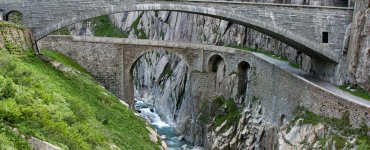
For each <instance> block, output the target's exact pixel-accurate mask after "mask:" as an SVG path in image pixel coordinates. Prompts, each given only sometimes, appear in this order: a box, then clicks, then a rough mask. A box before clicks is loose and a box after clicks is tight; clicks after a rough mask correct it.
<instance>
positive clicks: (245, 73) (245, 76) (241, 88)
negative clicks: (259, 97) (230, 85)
mask: <svg viewBox="0 0 370 150" xmlns="http://www.w3.org/2000/svg"><path fill="white" fill-rule="evenodd" d="M236 72H237V74H238V76H239V77H238V80H239V81H238V93H240V94H242V95H243V94H246V92H247V87H248V81H249V76H250V74H249V72H250V65H249V63H247V62H246V61H241V62H240V63H239V64H238V66H237V71H236ZM239 96H241V95H239Z"/></svg>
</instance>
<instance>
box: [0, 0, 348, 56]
mask: <svg viewBox="0 0 370 150" xmlns="http://www.w3.org/2000/svg"><path fill="white" fill-rule="evenodd" d="M89 4H91V5H87V4H84V2H83V1H76V0H73V1H71V0H63V1H55V2H53V3H50V2H37V3H34V2H31V1H24V2H23V3H22V4H19V3H17V2H14V1H10V0H5V1H2V2H1V5H0V6H1V8H2V9H4V10H5V13H7V12H10V11H11V10H14V9H15V10H19V11H20V12H23V13H24V21H25V24H26V25H27V26H28V27H30V28H32V30H33V32H34V35H35V38H36V39H40V38H42V37H44V36H46V35H47V34H49V33H51V32H52V31H55V30H57V29H59V28H61V27H64V26H67V25H70V24H73V23H77V22H80V21H83V20H86V19H89V18H93V17H96V16H99V15H106V14H113V13H118V12H124V11H134V10H173V11H185V12H192V13H198V14H205V15H210V16H215V17H218V18H222V19H226V20H229V21H234V22H236V23H240V24H242V25H245V26H247V27H248V28H251V29H254V30H257V31H259V32H261V33H264V34H267V35H269V36H271V37H273V38H276V39H279V40H281V41H282V42H285V43H287V44H289V45H290V46H292V47H295V48H298V49H299V50H300V51H302V52H303V53H305V54H307V55H310V56H311V57H320V58H323V59H329V60H332V61H334V62H339V54H338V50H340V49H341V48H342V43H341V42H342V40H343V36H344V32H338V31H345V28H346V27H347V25H348V24H349V23H350V22H351V19H352V12H353V10H352V9H347V8H334V7H305V6H296V5H294V6H289V5H276V4H258V3H243V4H241V3H230V2H220V3H214V2H203V1H201V2H181V3H175V2H158V1H156V2H155V3H153V2H150V1H146V3H140V4H137V3H135V2H134V1H130V2H127V1H124V0H121V1H114V2H111V1H110V2H106V1H103V0H102V1H98V0H96V1H94V2H93V3H89ZM118 4H119V5H118ZM122 4H125V5H122ZM50 5H55V6H58V7H52V8H54V9H55V10H53V11H48V10H49V9H50ZM80 6H82V7H83V8H82V7H80ZM76 7H77V8H76ZM215 8H217V9H215ZM40 10H42V11H48V13H40ZM72 10H76V11H72ZM31 14H32V15H31ZM35 14H38V15H35ZM41 14H47V15H41ZM65 14H68V15H65ZM51 16H52V17H51ZM287 16H289V17H287ZM179 21H181V19H180V20H179ZM301 21H304V23H302V22H301ZM292 22H293V23H292ZM178 23H180V24H182V23H183V22H178ZM176 30H177V31H179V32H175V33H174V34H175V38H176V37H178V38H179V39H183V38H185V37H186V36H182V35H185V34H189V33H191V32H189V31H186V28H183V27H181V28H177V29H176ZM185 31H186V32H185ZM324 31H328V32H329V33H330V37H331V38H330V41H329V44H322V43H321V41H322V32H324ZM157 35H158V34H157Z"/></svg>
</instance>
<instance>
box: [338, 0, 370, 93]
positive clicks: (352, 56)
mask: <svg viewBox="0 0 370 150" xmlns="http://www.w3.org/2000/svg"><path fill="white" fill-rule="evenodd" d="M369 28H370V12H369V1H367V0H356V6H355V12H354V20H353V23H352V25H350V26H349V28H348V30H349V31H350V34H348V35H349V37H348V39H347V40H345V41H347V42H348V41H349V42H348V45H347V46H346V47H345V48H347V47H348V49H345V52H346V54H345V55H344V56H347V63H348V68H345V69H348V71H347V72H348V74H347V75H348V77H347V79H348V81H347V82H349V83H350V84H352V85H357V86H360V87H362V88H364V89H366V90H367V91H370V37H369V35H370V31H369Z"/></svg>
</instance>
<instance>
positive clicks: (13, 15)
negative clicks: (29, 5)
mask: <svg viewBox="0 0 370 150" xmlns="http://www.w3.org/2000/svg"><path fill="white" fill-rule="evenodd" d="M4 20H5V21H10V22H13V23H17V24H23V13H21V12H20V11H17V10H12V11H9V12H7V13H6V14H5V15H4Z"/></svg>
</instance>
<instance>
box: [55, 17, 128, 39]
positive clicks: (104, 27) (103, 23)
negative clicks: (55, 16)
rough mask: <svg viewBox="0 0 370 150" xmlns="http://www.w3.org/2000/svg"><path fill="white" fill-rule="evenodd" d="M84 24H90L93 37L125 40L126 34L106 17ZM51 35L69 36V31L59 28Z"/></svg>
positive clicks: (65, 28) (93, 19) (90, 20)
mask: <svg viewBox="0 0 370 150" xmlns="http://www.w3.org/2000/svg"><path fill="white" fill-rule="evenodd" d="M85 22H91V23H92V26H93V29H92V30H93V34H94V36H102V37H117V38H127V36H128V35H127V34H126V33H123V32H121V31H119V30H118V28H117V27H115V26H114V25H113V24H112V23H111V21H110V20H109V17H108V16H100V17H96V18H92V19H89V20H86V21H85ZM52 34H56V35H70V34H71V33H70V31H69V30H68V28H67V27H64V28H61V29H59V30H57V31H55V32H53V33H52Z"/></svg>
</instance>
